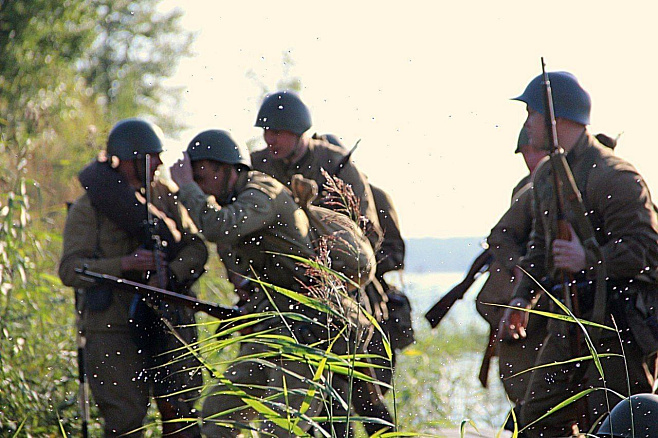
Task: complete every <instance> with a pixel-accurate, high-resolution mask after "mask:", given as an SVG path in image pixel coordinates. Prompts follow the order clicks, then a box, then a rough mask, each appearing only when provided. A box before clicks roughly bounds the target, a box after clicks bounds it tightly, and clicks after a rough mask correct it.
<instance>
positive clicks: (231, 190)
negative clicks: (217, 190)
mask: <svg viewBox="0 0 658 438" xmlns="http://www.w3.org/2000/svg"><path fill="white" fill-rule="evenodd" d="M236 175H237V169H235V166H231V170H230V171H229V173H228V175H227V176H226V178H225V180H224V189H225V190H224V191H225V192H226V196H224V198H223V199H215V200H216V201H217V203H218V204H219V205H222V206H223V205H228V204H230V203H231V202H233V198H235V196H236V193H235V181H233V183H231V180H233V179H235V180H237V176H236ZM231 184H232V187H231Z"/></svg>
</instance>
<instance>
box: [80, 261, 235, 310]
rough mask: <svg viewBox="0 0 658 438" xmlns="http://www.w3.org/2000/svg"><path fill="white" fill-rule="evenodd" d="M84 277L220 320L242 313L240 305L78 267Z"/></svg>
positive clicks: (93, 281)
mask: <svg viewBox="0 0 658 438" xmlns="http://www.w3.org/2000/svg"><path fill="white" fill-rule="evenodd" d="M75 271H76V272H77V273H78V274H80V275H81V276H82V277H83V279H85V280H87V281H89V282H91V283H95V284H101V285H107V286H111V287H112V288H114V289H116V290H120V291H124V292H129V293H137V294H140V295H143V296H145V297H147V298H158V299H160V300H162V301H166V302H168V303H172V304H177V305H180V306H183V307H186V308H188V309H191V310H194V311H195V312H204V313H206V314H208V315H210V316H212V317H215V318H217V319H219V320H225V319H231V318H236V317H238V316H240V315H242V312H241V311H240V309H239V308H238V307H227V306H222V305H219V304H216V303H211V302H209V301H203V300H198V299H196V298H193V297H190V296H187V295H183V294H179V293H177V292H172V291H170V290H166V289H161V288H159V287H154V286H149V285H146V284H142V283H137V282H135V281H131V280H126V279H124V278H119V277H115V276H113V275H108V274H100V273H98V272H94V271H90V270H88V269H86V268H82V269H80V268H76V270H75Z"/></svg>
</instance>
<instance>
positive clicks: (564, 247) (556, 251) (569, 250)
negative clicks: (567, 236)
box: [553, 225, 587, 274]
mask: <svg viewBox="0 0 658 438" xmlns="http://www.w3.org/2000/svg"><path fill="white" fill-rule="evenodd" d="M569 228H570V230H571V240H562V239H555V240H554V241H553V266H555V267H556V268H557V269H562V270H564V271H567V272H570V273H572V274H575V273H577V272H580V271H582V270H584V269H585V268H586V267H587V259H586V256H585V248H584V247H583V245H582V243H580V239H579V238H578V235H577V234H576V232H575V231H574V229H573V227H572V226H571V225H569Z"/></svg>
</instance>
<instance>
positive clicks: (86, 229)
mask: <svg viewBox="0 0 658 438" xmlns="http://www.w3.org/2000/svg"><path fill="white" fill-rule="evenodd" d="M153 190H154V195H153V201H152V202H153V204H154V206H155V207H156V209H158V210H159V211H160V212H163V213H164V214H165V215H166V216H167V217H169V218H170V219H173V222H174V223H175V226H176V229H177V230H178V231H180V233H181V242H180V250H179V252H178V253H177V257H176V259H175V260H172V261H171V262H169V268H170V270H171V272H172V273H173V274H174V275H175V276H176V278H177V279H178V280H179V281H180V282H183V283H184V282H186V281H187V280H189V279H192V278H196V277H197V276H198V274H199V273H200V272H202V271H203V267H204V264H205V262H206V260H207V255H208V253H207V250H206V247H205V244H204V243H203V241H202V240H201V239H200V238H198V237H197V236H195V235H194V234H193V233H191V232H190V231H189V230H188V228H187V227H186V226H184V225H183V222H184V219H183V216H182V215H181V212H180V210H179V208H178V206H177V203H176V202H175V200H174V197H173V195H172V194H171V193H170V192H169V191H168V190H167V189H166V188H165V186H163V185H162V184H156V185H155V186H154V189H153ZM140 244H141V242H139V241H138V239H136V238H134V237H131V236H129V235H128V234H127V233H126V232H125V231H123V230H121V229H120V228H119V227H117V225H115V224H114V223H113V222H111V221H110V220H109V219H108V218H107V217H105V216H103V215H101V214H100V213H97V212H96V210H95V209H94V207H93V206H92V205H91V202H90V200H89V197H88V195H87V194H84V195H82V196H81V197H80V198H78V199H77V200H76V201H75V202H74V203H73V205H72V206H71V208H70V210H69V213H68V217H67V220H66V226H65V228H64V249H63V254H62V258H61V262H60V266H59V276H60V278H61V279H62V282H63V283H64V284H65V285H67V286H72V287H74V288H85V287H89V283H88V282H86V281H84V280H82V279H81V278H80V277H79V276H78V275H77V273H76V272H75V269H76V268H82V267H84V266H87V267H88V269H89V270H91V271H95V272H99V273H103V274H110V275H114V276H118V277H122V276H124V275H126V274H127V273H124V272H122V271H121V258H122V257H123V256H125V255H128V254H132V253H133V252H134V251H135V250H136V249H137V248H138V247H139V246H140ZM132 298H133V294H130V293H125V292H122V291H113V292H112V299H111V302H110V303H109V306H108V307H107V308H106V309H104V310H101V311H92V310H90V309H89V308H88V307H87V306H85V307H84V309H83V311H82V322H81V327H80V329H81V330H82V331H83V332H84V333H85V335H86V338H87V345H86V353H85V357H86V367H87V374H88V376H89V382H90V387H91V390H92V393H93V396H94V400H95V402H96V403H97V404H98V406H99V408H100V411H101V415H102V416H103V418H104V420H105V435H106V436H108V437H109V436H119V435H121V434H123V433H127V432H129V431H131V430H135V429H138V428H140V427H141V426H142V422H143V420H144V417H145V416H146V412H147V408H148V404H149V393H150V392H152V393H153V394H154V395H165V394H171V393H173V392H174V391H177V390H184V389H185V388H197V387H198V386H199V385H200V384H201V383H202V380H201V376H200V374H198V373H193V374H191V375H189V374H188V373H175V376H177V377H176V378H168V379H167V383H164V384H163V383H160V384H158V383H157V382H156V383H149V382H147V381H146V380H148V379H145V378H144V377H145V376H146V375H147V374H148V373H145V369H147V368H150V367H152V366H153V363H152V360H153V358H147V357H145V354H144V353H143V352H141V351H139V350H138V348H137V345H136V344H135V341H134V338H133V336H132V334H131V332H130V329H129V307H130V303H131V301H132ZM179 310H180V312H181V318H182V322H183V323H188V324H189V323H193V322H194V315H193V314H192V313H191V312H190V311H188V310H187V309H179ZM179 323H181V322H179ZM174 324H176V323H175V322H174ZM181 334H182V335H183V336H184V337H185V338H186V339H187V340H188V341H194V339H195V338H196V333H195V330H190V329H189V328H188V329H183V330H182V331H181ZM169 338H170V339H168V341H167V342H168V343H169V342H170V345H171V349H173V348H176V347H180V343H178V342H177V341H176V339H175V338H174V337H173V336H169ZM170 359H171V357H170ZM161 360H168V359H165V356H162V359H161ZM195 366H196V363H195V362H193V361H179V362H176V363H174V364H171V365H170V366H169V369H170V372H171V373H172V374H173V373H174V372H175V371H176V370H181V369H184V368H186V367H187V368H193V367H195ZM184 376H188V377H184ZM153 385H155V387H153ZM197 395H198V394H197ZM183 397H185V398H188V399H194V393H190V392H187V393H185V395H183ZM187 404H188V405H189V406H188V407H189V409H191V408H192V403H187ZM184 416H185V417H190V416H191V415H190V413H189V412H187V413H184ZM139 435H141V434H140V433H136V434H131V435H130V436H139Z"/></svg>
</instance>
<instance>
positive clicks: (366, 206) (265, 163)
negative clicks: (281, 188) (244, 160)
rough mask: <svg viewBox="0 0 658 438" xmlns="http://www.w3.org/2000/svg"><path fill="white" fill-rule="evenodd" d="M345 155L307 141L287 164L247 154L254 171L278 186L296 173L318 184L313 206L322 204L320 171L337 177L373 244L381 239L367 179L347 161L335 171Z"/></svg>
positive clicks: (259, 154) (262, 154) (265, 152)
mask: <svg viewBox="0 0 658 438" xmlns="http://www.w3.org/2000/svg"><path fill="white" fill-rule="evenodd" d="M347 154H348V152H347V151H346V150H345V149H343V148H341V147H339V146H335V145H333V144H331V143H329V142H327V141H325V140H322V139H310V143H309V147H308V150H307V151H306V153H305V154H304V155H303V156H302V157H301V158H300V159H299V160H298V161H297V162H296V163H289V162H286V161H285V160H275V159H272V156H271V154H270V153H269V151H268V150H267V149H263V150H259V151H256V152H253V153H252V154H251V163H252V165H253V166H254V169H255V170H258V171H261V172H263V173H266V174H268V175H271V176H272V177H274V178H275V179H276V180H278V181H279V182H281V183H282V184H284V185H286V186H289V185H290V181H291V179H292V176H293V175H295V174H297V173H299V174H301V175H302V176H304V177H305V178H308V179H311V180H313V181H315V182H316V183H317V184H318V189H319V190H320V196H318V198H317V199H316V201H315V203H316V204H321V203H322V198H323V197H324V195H325V194H326V193H325V192H324V184H325V183H326V182H327V180H326V178H325V177H324V176H323V175H322V171H321V169H324V170H326V171H327V172H329V174H331V175H337V176H338V177H339V178H340V179H342V180H343V181H345V183H347V184H349V185H350V186H351V187H352V191H353V192H354V195H355V196H356V197H357V199H358V200H359V207H360V212H361V215H362V216H364V217H366V218H368V220H369V221H370V223H371V224H372V225H371V228H372V229H371V230H369V236H368V239H369V240H370V241H371V242H372V243H373V244H374V243H376V242H377V241H378V240H379V238H380V236H381V228H380V226H379V219H378V216H377V210H376V207H375V202H374V200H373V196H372V192H371V191H370V186H369V185H368V181H367V178H366V177H365V176H364V175H363V174H362V173H361V172H359V170H358V169H357V168H356V166H354V164H353V163H352V162H351V161H348V162H347V163H345V165H344V166H343V167H342V169H340V171H339V172H337V171H338V169H337V167H338V166H339V164H340V162H341V160H342V159H343V158H344V157H345V156H346V155H347Z"/></svg>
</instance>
